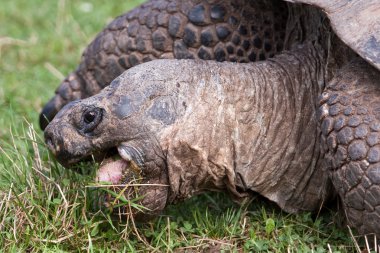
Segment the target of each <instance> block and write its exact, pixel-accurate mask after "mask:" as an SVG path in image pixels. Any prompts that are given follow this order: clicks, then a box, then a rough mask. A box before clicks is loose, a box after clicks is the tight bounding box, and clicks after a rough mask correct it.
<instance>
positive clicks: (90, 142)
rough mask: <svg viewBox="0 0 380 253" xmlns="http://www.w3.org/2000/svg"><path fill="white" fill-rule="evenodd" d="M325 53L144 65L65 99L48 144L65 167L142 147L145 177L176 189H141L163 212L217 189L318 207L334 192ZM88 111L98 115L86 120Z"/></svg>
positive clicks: (291, 208)
mask: <svg viewBox="0 0 380 253" xmlns="http://www.w3.org/2000/svg"><path fill="white" fill-rule="evenodd" d="M321 51H322V50H320V49H318V50H316V49H315V47H314V46H313V45H311V44H308V45H306V46H303V47H302V48H301V49H297V50H295V51H294V52H284V53H282V54H281V55H279V56H277V57H275V58H274V59H272V60H268V61H263V62H257V63H254V64H234V63H217V62H211V61H194V60H181V61H176V60H157V61H153V62H149V63H145V64H142V65H138V66H136V67H134V68H131V69H130V70H128V71H126V72H125V73H123V74H122V75H121V76H120V77H118V78H117V79H115V80H114V81H113V82H112V83H111V85H110V86H109V87H107V88H105V89H104V90H102V91H101V92H100V93H99V94H98V95H95V96H93V97H90V98H88V99H84V100H79V101H77V102H72V103H70V104H68V105H66V106H65V107H64V108H63V109H62V110H61V111H60V112H59V113H58V114H57V116H56V117H55V118H54V120H53V121H52V122H51V123H50V124H49V125H48V126H47V128H46V130H45V138H46V142H47V144H48V146H49V148H50V150H51V151H52V152H53V153H54V155H55V156H56V157H57V159H58V160H59V161H60V162H61V163H63V164H66V165H69V164H73V163H76V162H77V161H79V160H81V159H83V158H84V157H87V156H89V155H91V154H93V153H94V152H99V151H103V152H105V151H106V150H108V149H110V148H114V147H118V149H119V153H120V150H124V151H125V152H129V151H132V150H133V151H134V152H130V153H129V157H132V159H135V162H136V163H137V164H140V166H141V167H142V171H143V172H142V175H143V178H144V183H160V184H164V185H168V186H169V187H159V186H158V187H156V186H146V187H141V188H140V192H141V194H142V195H143V196H145V198H144V200H143V201H142V202H143V204H144V205H146V206H147V207H148V208H150V209H151V210H154V211H157V210H161V209H162V208H164V207H165V206H166V205H167V204H168V203H172V202H174V201H178V200H183V199H186V198H188V197H190V196H192V195H194V194H197V193H200V192H203V191H205V190H210V189H219V190H222V189H227V190H228V191H229V192H230V193H231V194H232V195H233V196H234V197H236V198H237V199H239V198H243V197H244V196H246V195H247V194H248V193H249V192H257V193H260V194H261V195H263V196H265V197H267V198H268V199H270V200H272V201H274V202H276V203H277V204H278V205H279V206H280V207H281V208H283V209H284V210H286V211H287V212H297V211H301V210H315V209H318V208H319V207H320V206H321V204H322V203H323V202H324V201H325V200H326V199H327V197H328V194H329V192H330V191H329V189H330V185H329V181H328V175H327V173H325V172H324V171H323V167H322V166H320V164H319V160H318V159H319V158H320V156H321V154H320V145H319V142H318V135H319V132H318V130H317V129H318V127H317V118H316V117H315V115H316V113H317V107H316V104H317V98H318V94H320V93H321V92H322V89H323V85H324V82H323V78H324V70H323V66H324V64H323V58H322V57H321V56H320V53H321ZM300 71H301V72H302V73H303V74H302V75H299V72H300ZM178 73H180V74H178ZM313 101H314V102H313ZM89 112H92V113H93V115H95V116H93V117H92V118H94V119H93V120H92V121H91V122H89V123H85V121H86V119H85V118H86V117H87V116H88V115H87V114H88V113H89ZM86 115H87V116H86ZM136 154H138V155H136ZM120 155H121V156H122V157H126V155H125V154H124V155H123V154H120ZM301 172H302V173H301Z"/></svg>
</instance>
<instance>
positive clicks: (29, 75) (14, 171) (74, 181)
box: [0, 0, 360, 252]
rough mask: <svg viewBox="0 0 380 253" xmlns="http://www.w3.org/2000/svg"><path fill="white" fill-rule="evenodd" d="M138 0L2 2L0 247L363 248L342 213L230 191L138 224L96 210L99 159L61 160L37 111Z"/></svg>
mask: <svg viewBox="0 0 380 253" xmlns="http://www.w3.org/2000/svg"><path fill="white" fill-rule="evenodd" d="M139 2H141V0H140V1H138V0H134V1H132V0H128V1H108V2H107V3H105V2H104V1H100V0H94V1H89V2H84V1H74V0H51V1H43V0H35V1H28V0H13V1H2V3H1V8H0V24H1V26H0V59H1V60H0V249H1V250H3V251H4V252H10V251H12V252H13V251H15V252H24V251H26V250H27V251H28V252H40V251H44V252H50V251H51V252H57V251H62V252H65V251H89V252H90V251H91V252H108V251H121V252H122V251H125V252H130V251H185V250H187V251H193V252H198V251H200V250H205V251H209V250H217V251H221V250H225V251H239V252H240V251H247V252H248V251H254V252H260V251H263V252H285V251H287V252H326V251H327V252H328V251H330V252H353V251H355V241H356V240H353V239H352V236H351V235H350V231H349V229H348V228H347V227H345V226H344V225H342V224H344V223H343V222H342V219H341V218H340V214H338V213H337V211H336V210H322V211H321V213H319V214H311V213H302V214H299V215H289V214H286V213H283V212H281V211H280V210H279V209H278V208H277V207H276V206H274V205H273V204H271V203H269V202H268V201H266V200H264V199H262V198H255V199H253V200H252V202H251V203H250V204H247V205H244V206H238V205H236V204H233V203H232V202H231V201H230V200H229V197H228V195H226V194H222V193H208V194H204V195H201V196H198V197H195V198H192V199H190V200H188V201H187V202H185V203H179V204H176V205H173V206H170V207H168V208H167V209H166V211H165V213H163V214H162V215H160V216H159V217H157V218H156V219H154V220H152V221H151V222H149V223H143V224H139V223H137V224H135V223H133V222H132V221H131V220H127V221H119V220H117V219H115V218H112V217H110V215H109V214H108V213H107V210H105V211H103V212H101V211H96V209H94V208H93V207H92V205H91V202H92V201H91V199H94V196H96V195H95V193H94V188H92V187H90V186H91V184H92V180H93V174H94V173H93V168H95V167H96V165H93V164H84V165H82V167H81V168H82V169H83V170H87V171H89V173H87V174H90V175H87V176H83V175H80V174H77V173H74V172H72V171H67V170H65V169H63V168H62V167H61V166H60V165H59V164H57V163H56V162H55V161H54V159H53V158H52V157H51V155H50V154H49V153H48V151H47V149H46V147H45V146H44V143H43V138H42V136H43V135H42V132H41V130H39V128H38V124H37V122H38V114H39V112H40V110H41V108H42V106H43V105H44V103H45V102H47V101H48V99H49V98H50V97H51V96H52V95H53V92H54V90H55V88H56V87H57V86H58V84H59V83H60V81H61V80H62V79H63V77H64V76H66V75H67V74H68V73H69V72H70V71H72V70H73V69H74V68H75V67H76V65H77V64H78V62H79V59H80V55H81V52H82V50H83V49H84V47H85V46H86V45H87V44H88V43H89V42H90V41H91V39H92V38H93V37H94V35H95V34H96V33H97V32H99V31H100V30H101V29H102V27H104V25H105V24H106V23H108V22H109V21H110V20H112V18H113V17H115V16H117V15H119V14H121V13H122V12H124V11H126V10H129V9H131V8H132V7H133V6H135V5H137V4H138V3H139ZM339 224H340V225H339ZM353 233H354V232H353ZM358 241H359V243H360V240H358ZM1 250H0V251H1Z"/></svg>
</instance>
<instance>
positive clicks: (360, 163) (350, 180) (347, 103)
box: [320, 59, 380, 236]
mask: <svg viewBox="0 0 380 253" xmlns="http://www.w3.org/2000/svg"><path fill="white" fill-rule="evenodd" d="M379 80H380V73H379V71H377V70H376V69H375V68H373V67H371V66H370V65H369V64H368V63H366V62H365V61H363V60H361V59H358V60H356V61H353V62H352V63H350V64H348V65H347V66H346V67H344V68H342V69H341V70H340V71H339V73H338V74H337V75H336V77H335V78H334V79H333V80H331V81H330V82H329V84H328V86H327V87H326V90H325V92H324V93H323V94H322V95H321V107H320V115H321V121H320V122H321V129H322V134H323V135H322V144H323V145H322V146H323V149H324V152H326V155H325V157H326V162H327V166H328V168H329V171H330V175H331V178H332V181H333V184H334V186H335V188H336V190H337V191H338V193H339V196H340V197H341V200H342V203H343V206H344V211H345V214H346V216H347V220H348V222H349V224H350V225H351V226H353V227H355V228H358V230H359V232H360V233H361V234H367V233H375V234H377V236H380V102H379V97H380V83H379Z"/></svg>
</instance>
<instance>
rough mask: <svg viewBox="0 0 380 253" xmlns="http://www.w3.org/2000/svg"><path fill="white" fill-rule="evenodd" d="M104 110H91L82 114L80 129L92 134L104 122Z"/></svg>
mask: <svg viewBox="0 0 380 253" xmlns="http://www.w3.org/2000/svg"><path fill="white" fill-rule="evenodd" d="M102 116H103V110H102V109H101V108H97V107H95V108H89V109H87V110H86V111H85V112H84V113H83V114H82V120H81V121H82V124H80V125H81V127H80V129H81V130H82V131H83V132H84V133H90V132H92V131H93V130H94V129H95V128H96V127H97V126H98V125H99V123H100V122H101V121H102Z"/></svg>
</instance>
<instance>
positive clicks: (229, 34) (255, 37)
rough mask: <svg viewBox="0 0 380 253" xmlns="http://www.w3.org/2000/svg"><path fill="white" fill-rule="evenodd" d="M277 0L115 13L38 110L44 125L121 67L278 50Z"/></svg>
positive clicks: (281, 31)
mask: <svg viewBox="0 0 380 253" xmlns="http://www.w3.org/2000/svg"><path fill="white" fill-rule="evenodd" d="M286 19H287V8H286V4H285V3H283V2H282V1H280V0H271V1H263V0H259V1H249V0H238V1H235V0H234V1H230V0H218V1H213V2H212V3H209V2H206V1H203V2H201V3H199V1H187V0H186V1H185V0H175V1H168V0H159V1H150V2H148V3H145V4H143V5H142V6H140V7H138V8H136V9H134V10H132V11H130V12H128V13H126V14H124V15H122V16H120V17H118V18H116V19H115V20H114V21H112V22H111V23H110V24H109V25H108V26H107V27H106V28H105V29H104V30H103V31H102V32H101V33H99V35H98V36H97V37H96V38H95V39H94V41H93V42H92V43H91V44H90V45H89V46H88V47H87V48H86V50H85V51H84V53H83V56H82V60H81V63H80V65H79V66H78V68H77V69H76V70H75V71H74V72H73V73H71V74H70V75H69V76H68V77H67V78H66V79H65V80H64V81H63V82H62V83H61V85H60V87H59V88H58V89H57V90H56V95H55V97H54V98H52V99H51V100H50V101H49V102H48V103H47V104H46V106H45V107H44V108H43V110H42V112H41V115H40V126H41V128H42V129H44V128H45V127H46V125H47V124H48V123H49V122H50V121H51V120H52V119H53V118H54V116H55V115H56V113H57V112H58V111H59V110H60V109H61V108H62V107H63V106H64V105H65V104H67V103H69V102H70V101H73V100H77V99H82V98H86V97H89V96H92V95H95V94H97V93H98V92H99V91H100V90H101V89H103V88H104V87H106V86H107V85H108V84H109V83H110V82H111V81H112V80H113V79H115V78H116V77H117V76H119V75H120V74H121V73H122V72H123V71H125V70H126V69H129V68H130V67H133V66H135V65H138V64H140V63H143V62H147V61H151V60H154V59H163V58H164V59H172V58H176V59H203V60H216V61H232V62H249V61H257V60H265V59H267V58H269V57H272V56H273V55H275V54H276V53H278V52H280V51H282V49H283V47H284V38H285V26H286Z"/></svg>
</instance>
